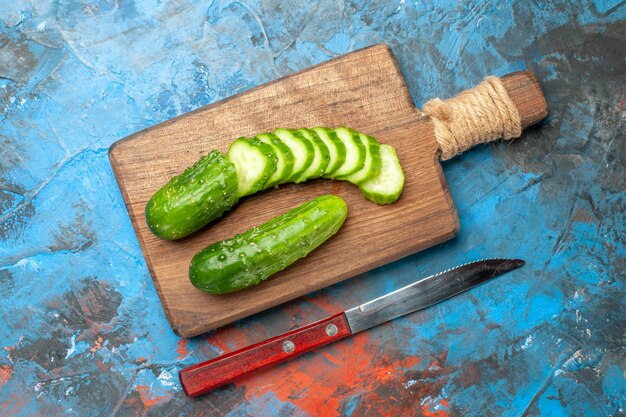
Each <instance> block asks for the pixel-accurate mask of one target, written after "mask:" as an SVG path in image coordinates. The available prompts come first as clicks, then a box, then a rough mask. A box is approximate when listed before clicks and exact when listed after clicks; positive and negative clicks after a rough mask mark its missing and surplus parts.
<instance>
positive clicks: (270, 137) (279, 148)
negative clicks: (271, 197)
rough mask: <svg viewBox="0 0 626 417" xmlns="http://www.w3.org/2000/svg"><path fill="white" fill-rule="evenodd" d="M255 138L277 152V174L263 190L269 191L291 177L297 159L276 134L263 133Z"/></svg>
mask: <svg viewBox="0 0 626 417" xmlns="http://www.w3.org/2000/svg"><path fill="white" fill-rule="evenodd" d="M255 137H256V138H257V139H258V140H260V141H261V142H264V143H267V144H268V145H271V146H272V147H273V148H274V152H276V157H277V160H276V172H274V173H273V174H272V176H271V177H270V178H269V179H268V180H267V182H266V183H265V185H264V186H263V189H267V188H270V187H273V186H275V185H277V184H280V183H281V182H282V181H283V180H284V179H285V178H288V177H289V176H290V175H291V171H292V170H293V164H294V161H295V158H294V157H293V153H292V152H291V149H289V146H287V145H285V144H284V143H283V142H282V141H281V140H280V139H278V137H277V136H276V135H275V134H273V133H261V134H260V135H256V136H255Z"/></svg>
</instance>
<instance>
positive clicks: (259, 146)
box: [226, 138, 278, 197]
mask: <svg viewBox="0 0 626 417" xmlns="http://www.w3.org/2000/svg"><path fill="white" fill-rule="evenodd" d="M226 157H227V158H228V159H229V160H230V161H231V162H232V163H233V164H235V169H236V170H237V178H238V179H239V189H238V190H237V195H238V196H239V197H244V196H247V195H250V194H254V193H256V192H257V191H260V190H262V189H263V186H264V185H265V183H266V182H267V180H268V179H269V178H270V177H271V176H272V174H273V173H274V172H276V161H277V159H278V158H277V156H276V152H274V148H273V147H272V146H271V145H268V144H267V143H264V142H261V141H260V140H259V139H256V138H251V139H246V138H239V139H237V140H236V141H234V142H233V143H231V144H230V148H229V149H228V152H227V153H226Z"/></svg>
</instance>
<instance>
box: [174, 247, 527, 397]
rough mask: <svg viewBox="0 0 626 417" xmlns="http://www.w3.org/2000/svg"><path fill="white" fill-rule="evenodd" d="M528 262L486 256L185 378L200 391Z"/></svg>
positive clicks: (187, 386) (195, 368)
mask: <svg viewBox="0 0 626 417" xmlns="http://www.w3.org/2000/svg"><path fill="white" fill-rule="evenodd" d="M522 265H524V261H522V260H520V259H484V260H480V261H476V262H470V263H467V264H464V265H461V266H458V267H456V268H452V269H449V270H447V271H444V272H440V273H438V274H435V275H431V276H429V277H426V278H423V279H421V280H419V281H416V282H414V283H412V284H409V285H407V286H405V287H402V288H400V289H398V290H396V291H393V292H391V293H389V294H386V295H383V296H382V297H379V298H376V299H374V300H371V301H368V302H366V303H364V304H361V305H359V306H356V307H354V308H351V309H349V310H346V311H344V312H341V313H338V314H335V315H333V316H331V317H327V318H325V319H322V320H319V321H316V322H314V323H311V324H308V325H306V326H303V327H300V328H298V329H295V330H292V331H290V332H287V333H283V334H281V335H279V336H276V337H273V338H271V339H268V340H265V341H262V342H259V343H256V344H254V345H251V346H248V347H245V348H243V349H240V350H237V351H234V352H230V353H226V354H224V355H221V356H218V357H217V358H214V359H211V360H208V361H206V362H202V363H199V364H197V365H192V366H189V367H187V368H185V369H182V370H181V371H180V372H179V373H178V376H179V379H180V383H181V385H182V387H183V390H184V391H185V394H187V396H189V397H197V396H199V395H202V394H204V393H207V392H208V391H211V390H212V389H215V388H217V387H219V386H222V385H224V384H227V383H228V382H231V381H232V380H234V379H235V378H237V377H240V376H242V375H244V374H246V373H248V372H252V371H255V370H257V369H260V368H263V367H266V366H269V365H274V364H277V363H279V362H283V361H286V360H288V359H291V358H293V357H295V356H298V355H300V354H302V353H305V352H308V351H310V350H311V349H314V348H318V347H321V346H324V345H326V344H328V343H331V342H334V341H337V340H339V339H343V338H344V337H347V336H350V335H353V334H355V333H358V332H360V331H363V330H367V329H369V328H371V327H374V326H377V325H379V324H381V323H385V322H387V321H389V320H392V319H395V318H398V317H401V316H404V315H406V314H409V313H413V312H416V311H419V310H423V309H425V308H428V307H430V306H432V305H434V304H437V303H439V302H441V301H443V300H446V299H448V298H450V297H453V296H455V295H457V294H460V293H462V292H464V291H467V290H469V289H470V288H473V287H475V286H477V285H480V284H482V283H483V282H485V281H488V280H490V279H492V278H495V277H497V276H498V275H501V274H504V273H506V272H509V271H512V270H514V269H516V268H519V267H521V266H522Z"/></svg>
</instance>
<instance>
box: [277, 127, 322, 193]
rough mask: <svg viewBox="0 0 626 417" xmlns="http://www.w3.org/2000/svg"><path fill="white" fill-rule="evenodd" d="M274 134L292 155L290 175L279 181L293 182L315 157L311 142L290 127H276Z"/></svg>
mask: <svg viewBox="0 0 626 417" xmlns="http://www.w3.org/2000/svg"><path fill="white" fill-rule="evenodd" d="M274 134H275V135H276V136H278V138H279V139H280V140H282V141H283V143H284V144H285V145H287V146H288V147H289V149H291V152H292V153H293V157H294V164H293V170H292V171H291V175H290V176H289V177H287V178H285V179H283V180H282V181H281V183H285V182H295V181H296V180H297V179H299V178H300V175H301V174H302V173H303V172H304V171H306V170H307V169H308V168H309V167H310V166H311V164H312V163H313V158H314V157H315V148H314V147H313V143H311V141H310V140H308V139H307V138H305V137H304V136H302V134H300V133H298V132H296V131H294V130H291V129H276V130H275V131H274Z"/></svg>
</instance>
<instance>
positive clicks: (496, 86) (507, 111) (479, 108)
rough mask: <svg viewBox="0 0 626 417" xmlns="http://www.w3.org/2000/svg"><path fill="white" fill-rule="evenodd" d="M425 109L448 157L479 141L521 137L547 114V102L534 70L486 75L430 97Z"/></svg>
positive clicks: (443, 155)
mask: <svg viewBox="0 0 626 417" xmlns="http://www.w3.org/2000/svg"><path fill="white" fill-rule="evenodd" d="M422 111H423V112H424V113H426V114H427V115H428V116H430V118H431V120H432V122H433V127H434V129H435V136H436V139H437V142H438V143H439V147H440V148H441V159H443V160H445V159H450V158H452V157H453V156H455V155H458V154H460V153H462V152H464V151H466V150H467V149H469V148H471V147H473V146H475V145H477V144H479V143H487V142H491V141H493V140H496V139H513V138H517V137H519V136H520V135H521V134H522V129H525V128H526V127H528V126H530V125H533V124H535V123H537V122H538V121H540V120H541V119H543V118H544V117H546V115H547V114H548V105H547V103H546V99H545V97H544V96H543V92H542V91H541V87H540V86H539V83H538V82H537V79H536V78H535V76H534V74H533V73H532V72H530V71H518V72H513V73H510V74H507V75H505V76H503V77H501V78H497V77H493V76H491V77H487V78H486V79H485V80H484V81H483V82H482V83H480V84H479V85H477V86H476V87H474V88H471V89H469V90H466V91H463V92H462V93H460V94H459V95H457V96H456V97H453V98H450V99H447V100H442V99H440V98H435V99H433V100H430V101H428V102H427V103H426V104H425V105H424V107H423V108H422Z"/></svg>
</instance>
